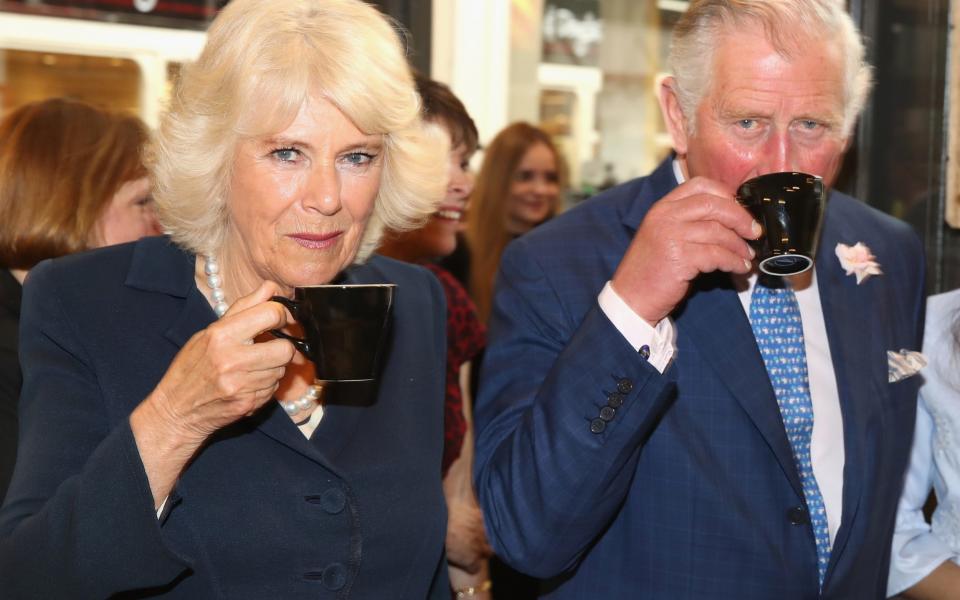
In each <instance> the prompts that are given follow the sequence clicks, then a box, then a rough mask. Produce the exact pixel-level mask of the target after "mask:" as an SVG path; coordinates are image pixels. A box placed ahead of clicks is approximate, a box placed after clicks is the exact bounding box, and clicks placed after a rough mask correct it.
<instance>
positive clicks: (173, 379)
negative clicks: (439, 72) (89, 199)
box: [0, 0, 450, 600]
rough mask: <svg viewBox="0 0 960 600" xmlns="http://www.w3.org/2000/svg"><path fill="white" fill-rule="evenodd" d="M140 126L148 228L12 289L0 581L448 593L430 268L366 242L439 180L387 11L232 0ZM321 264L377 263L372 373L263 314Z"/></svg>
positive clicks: (405, 224) (47, 266)
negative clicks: (16, 353) (160, 106)
mask: <svg viewBox="0 0 960 600" xmlns="http://www.w3.org/2000/svg"><path fill="white" fill-rule="evenodd" d="M155 138H156V139H155V143H154V145H153V151H152V152H151V153H150V154H149V155H148V156H149V163H150V166H151V171H152V175H153V181H154V194H155V198H156V202H157V210H158V214H159V217H160V221H161V223H162V224H163V226H164V230H165V231H166V232H168V233H169V236H170V237H153V238H146V239H143V240H140V241H139V242H136V243H133V244H123V245H120V246H114V247H111V248H105V249H100V250H97V251H94V252H90V253H84V254H82V255H77V256H69V257H64V258H60V259H56V260H53V261H48V262H44V263H43V264H41V265H38V266H37V267H36V268H34V269H33V271H32V272H31V274H30V277H29V279H28V281H27V283H26V286H25V288H24V301H23V310H22V314H21V330H22V332H23V335H22V336H21V341H22V346H21V351H20V354H21V358H22V361H21V362H22V367H23V391H22V395H21V402H20V407H21V411H22V415H21V420H20V421H21V426H22V429H21V431H22V436H21V440H22V442H21V444H20V447H19V455H18V457H17V466H16V470H15V473H14V477H13V480H12V482H11V485H10V489H9V492H8V495H7V499H6V503H5V504H4V506H3V507H2V509H0V581H2V582H3V583H2V588H3V596H4V598H5V599H7V598H11V599H17V598H109V597H123V598H146V597H149V598H157V597H162V598H184V599H191V600H193V599H198V598H231V599H240V600H243V599H258V600H259V599H264V598H284V599H286V598H307V597H311V598H316V597H331V598H332V597H339V598H347V597H349V598H417V599H418V600H419V599H421V598H433V599H437V600H440V599H448V598H449V596H450V588H449V577H448V574H447V569H446V568H445V567H446V561H445V553H444V536H445V532H446V523H447V519H446V506H445V502H444V496H443V488H442V483H441V478H440V466H441V458H442V450H443V395H444V375H445V357H446V339H445V318H444V316H445V315H444V312H443V306H444V299H443V290H442V289H441V287H440V285H439V283H438V282H437V280H436V278H435V277H433V275H431V274H430V272H429V271H427V270H426V269H423V268H421V267H417V266H413V265H409V264H406V263H402V262H399V261H395V260H392V259H388V258H384V257H379V256H374V257H371V254H372V253H373V251H374V250H375V249H376V248H377V247H378V246H379V243H380V236H381V234H382V232H383V230H384V229H385V228H389V229H392V230H403V229H406V228H409V227H414V226H417V225H419V224H420V223H422V222H423V220H424V219H426V218H427V217H428V216H429V215H430V214H432V213H433V212H434V211H435V210H436V206H437V204H438V203H439V201H440V200H441V198H442V197H443V195H444V189H445V187H446V186H445V177H446V168H447V167H446V163H447V152H448V148H447V147H446V145H445V143H444V142H443V139H442V138H440V137H439V136H437V135H433V134H431V132H429V131H427V130H426V129H425V127H424V126H423V123H422V121H421V118H420V103H419V100H418V97H417V94H416V90H415V88H414V84H413V78H412V75H411V73H410V69H409V67H408V65H407V60H406V55H405V53H404V50H403V47H402V44H401V41H400V37H399V36H398V33H397V31H396V29H395V27H394V25H393V23H392V22H390V21H389V20H388V19H387V18H385V17H384V16H383V15H382V14H380V13H379V12H378V11H377V10H376V9H375V8H374V7H373V6H371V5H369V4H367V3H365V2H361V1H360V0H271V1H270V2H262V1H260V0H233V1H232V2H230V3H229V4H228V5H227V6H226V7H225V8H224V9H223V10H222V11H221V12H220V13H219V15H218V16H217V17H216V19H214V21H213V23H212V24H211V27H210V29H209V31H208V33H207V42H206V46H205V48H204V49H203V51H202V52H201V54H200V56H199V58H198V59H197V60H196V61H195V62H193V63H191V64H190V65H188V66H186V67H184V70H183V73H182V75H181V78H180V80H179V82H178V89H177V91H176V93H174V94H173V99H172V104H171V107H170V109H169V112H168V114H166V115H165V116H164V117H163V119H162V121H161V125H160V128H159V130H158V131H157V133H156V136H155ZM335 278H336V279H337V280H338V281H341V282H344V283H353V284H365V285H367V284H384V283H392V284H396V285H397V292H396V294H395V296H394V302H393V306H392V317H391V322H392V329H391V335H390V336H389V341H388V342H387V343H386V345H385V347H384V349H383V355H382V358H383V360H382V361H381V369H380V372H379V375H378V377H377V380H376V385H366V384H351V383H345V384H335V383H334V384H329V385H328V386H321V385H318V384H317V383H316V382H315V371H314V368H313V365H312V364H310V363H309V362H308V361H307V359H306V358H305V357H304V356H303V355H302V354H301V353H299V352H296V351H295V350H294V346H293V344H291V342H290V341H288V340H287V339H274V338H273V337H272V336H271V335H270V333H269V332H270V331H272V330H285V333H286V334H288V335H294V336H300V335H302V332H303V328H302V327H300V326H299V325H298V324H296V323H294V322H292V317H291V315H290V314H289V313H288V312H287V310H285V309H284V308H283V306H282V305H281V304H280V303H278V302H275V301H271V298H272V297H273V296H275V295H279V296H285V297H288V298H289V297H291V296H293V293H294V288H295V287H298V286H311V285H318V284H324V283H329V282H331V281H333V280H334V279H335ZM368 392H369V393H368Z"/></svg>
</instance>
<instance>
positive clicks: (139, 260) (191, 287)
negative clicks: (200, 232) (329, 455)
mask: <svg viewBox="0 0 960 600" xmlns="http://www.w3.org/2000/svg"><path fill="white" fill-rule="evenodd" d="M194 260H195V257H194V256H193V255H191V254H188V253H186V252H184V251H182V250H180V249H179V248H177V247H176V246H174V245H173V243H172V242H170V240H169V239H168V238H165V237H164V238H146V239H144V240H141V241H140V242H138V244H137V247H136V248H135V249H134V253H133V258H132V260H131V263H130V269H129V271H128V273H127V279H126V282H125V283H126V285H127V286H129V287H133V288H137V289H141V290H145V291H150V292H156V293H161V294H167V295H169V296H173V297H175V298H182V299H183V302H182V303H181V305H180V310H179V311H176V312H174V313H173V314H172V318H171V319H170V321H169V323H170V324H169V327H168V328H167V329H166V330H164V337H165V338H166V339H167V340H169V341H170V342H171V343H172V344H173V345H174V346H175V347H176V349H177V350H178V351H179V350H180V349H181V348H183V346H184V345H185V344H186V343H187V342H188V341H189V340H190V338H191V337H193V335H194V334H195V333H197V332H198V331H200V330H202V329H204V328H206V327H207V326H209V325H210V324H211V323H213V322H214V321H215V320H216V314H215V313H214V312H213V309H212V308H211V307H210V303H209V302H207V299H206V297H204V295H203V294H202V293H201V292H200V290H198V289H197V286H196V283H195V281H194ZM328 420H330V415H328V414H325V415H324V419H323V421H321V426H322V425H323V423H324V422H326V421H328ZM334 420H336V419H334ZM252 422H253V424H255V425H256V428H257V430H258V431H260V432H261V433H263V434H264V435H266V436H268V437H270V438H272V439H273V440H275V441H277V442H279V443H281V444H283V445H285V446H287V447H289V448H290V449H292V450H294V451H296V452H298V453H300V454H303V455H304V456H306V457H307V458H310V459H311V460H314V461H317V462H321V463H322V464H324V465H325V466H327V467H328V468H330V469H331V470H333V471H335V472H336V469H335V468H334V467H333V466H332V465H333V462H332V461H331V460H326V457H325V455H324V453H322V452H320V448H319V446H318V445H313V444H311V443H310V441H309V440H307V439H306V438H305V437H304V436H303V434H302V433H301V432H300V430H299V429H297V427H296V425H294V424H293V421H291V420H290V417H288V416H287V415H286V413H285V412H284V411H283V410H282V409H281V408H280V407H279V406H278V405H277V403H276V402H270V403H268V404H267V406H265V407H264V408H263V409H262V410H261V411H260V412H258V413H257V415H255V416H254V417H252ZM345 429H346V428H345ZM349 429H350V431H352V427H350V428H349ZM318 431H319V428H318ZM337 431H338V432H339V431H340V429H339V425H338V426H337ZM324 435H326V433H325V434H324ZM314 437H315V438H316V437H318V436H314ZM338 438H339V436H338ZM338 474H340V473H338ZM340 475H342V474H340Z"/></svg>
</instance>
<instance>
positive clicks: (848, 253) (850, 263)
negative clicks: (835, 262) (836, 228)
mask: <svg viewBox="0 0 960 600" xmlns="http://www.w3.org/2000/svg"><path fill="white" fill-rule="evenodd" d="M837 258H839V259H840V266H841V267H843V270H844V271H846V272H847V275H856V276H857V285H860V284H861V283H863V282H864V281H866V280H867V279H868V278H870V277H871V276H873V275H883V271H881V270H880V263H878V262H877V257H876V256H874V255H873V253H872V252H870V248H868V247H867V246H866V245H865V244H863V242H857V243H856V244H854V245H853V246H848V245H846V244H837Z"/></svg>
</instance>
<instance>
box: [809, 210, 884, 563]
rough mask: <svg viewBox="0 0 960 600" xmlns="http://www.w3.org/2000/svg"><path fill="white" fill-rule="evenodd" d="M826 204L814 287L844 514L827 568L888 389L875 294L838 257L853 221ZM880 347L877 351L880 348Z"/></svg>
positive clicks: (852, 505)
mask: <svg viewBox="0 0 960 600" xmlns="http://www.w3.org/2000/svg"><path fill="white" fill-rule="evenodd" d="M831 206H832V205H828V208H827V215H828V218H827V219H825V223H824V229H823V235H822V237H821V243H820V248H819V250H818V252H817V261H816V263H817V285H818V287H819V291H820V304H821V307H822V310H823V318H824V322H825V324H826V328H827V339H828V341H829V346H830V357H831V359H832V361H833V369H834V374H835V377H836V380H837V390H838V392H839V396H840V410H841V413H842V414H843V444H844V467H843V514H842V517H841V524H840V529H839V531H838V532H837V537H836V540H835V541H834V546H833V553H832V556H831V567H832V565H833V564H834V563H836V561H837V560H838V557H839V556H840V555H841V553H842V552H843V549H844V547H845V545H846V543H847V541H848V540H849V537H850V531H851V527H852V524H853V521H854V519H855V517H856V514H857V511H858V509H859V507H860V500H861V494H862V490H863V484H864V481H863V477H864V473H865V471H866V469H867V467H868V465H867V458H868V454H869V450H868V448H867V434H868V428H869V423H870V421H871V419H872V418H873V416H874V414H873V410H872V408H873V407H876V406H879V405H880V403H879V402H877V401H876V400H877V399H878V398H882V397H883V396H884V395H886V393H887V389H886V388H885V387H883V386H882V383H883V382H886V372H885V370H884V369H885V365H886V363H885V360H886V359H885V356H879V357H878V356H877V353H878V351H879V352H881V353H882V352H884V351H885V350H884V349H885V346H884V343H883V340H881V339H878V331H877V328H876V323H875V321H876V319H877V318H878V315H877V312H876V306H875V305H876V298H875V297H874V295H873V294H871V293H870V290H871V288H870V286H868V285H860V286H858V285H857V282H856V277H854V276H852V275H846V273H845V272H844V271H843V269H842V268H841V266H840V261H839V260H838V259H837V257H836V254H835V249H836V245H837V243H844V244H847V245H853V244H855V243H856V242H857V241H858V239H859V238H858V235H857V233H856V231H854V229H853V226H854V223H853V222H852V221H851V220H849V219H844V218H840V217H839V216H837V215H836V209H834V210H831ZM878 349H879V350H878Z"/></svg>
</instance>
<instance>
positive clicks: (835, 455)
mask: <svg viewBox="0 0 960 600" xmlns="http://www.w3.org/2000/svg"><path fill="white" fill-rule="evenodd" d="M673 172H674V176H675V177H676V178H677V183H678V184H679V183H683V181H684V176H683V172H682V171H681V169H680V166H679V164H678V163H677V161H673ZM756 281H757V276H756V274H752V275H750V276H749V277H747V276H740V277H734V284H735V285H736V288H737V293H738V295H739V297H740V303H741V305H742V306H743V309H744V312H745V313H746V314H747V315H749V314H750V296H751V294H752V293H753V286H754V284H755V283H756ZM794 292H795V294H796V296H797V304H798V305H799V307H800V318H801V319H802V321H803V338H804V347H805V348H806V352H807V372H808V377H809V380H810V399H811V402H812V403H813V435H812V438H811V440H810V456H811V462H812V464H813V474H814V477H816V479H817V485H818V486H819V488H820V494H821V495H822V496H823V504H824V507H825V509H826V512H827V526H828V528H829V531H830V543H831V545H832V544H833V541H834V539H836V536H837V530H838V529H840V517H841V515H842V513H843V465H844V460H845V455H844V446H843V415H842V413H841V411H840V393H839V391H838V389H837V378H836V373H835V372H834V370H833V359H832V358H831V356H830V345H829V343H828V339H827V327H826V324H825V323H824V320H823V309H822V307H821V306H820V292H819V288H818V287H817V277H816V272H815V270H814V274H813V277H812V282H811V284H810V285H809V286H807V287H806V288H804V289H796V288H795V289H794ZM597 301H598V302H599V304H600V309H601V310H603V313H604V314H605V315H606V316H607V318H608V319H610V322H611V323H613V325H614V327H616V328H617V330H618V331H619V332H620V333H621V334H622V335H623V337H624V338H625V339H626V340H627V341H628V342H630V344H631V345H632V346H633V347H634V349H636V350H637V351H639V350H640V348H641V347H643V346H647V347H648V348H649V350H650V357H649V358H648V359H647V360H648V361H649V362H650V364H651V365H652V366H653V367H655V368H656V369H657V370H658V371H660V372H661V373H662V372H664V371H665V370H666V368H667V366H669V364H670V362H671V361H672V360H673V358H674V357H675V356H676V352H677V348H676V331H675V329H676V327H675V326H674V324H673V322H672V320H671V319H670V318H669V317H667V318H666V319H663V320H662V321H660V322H659V323H657V326H656V327H652V326H651V325H650V324H649V323H647V322H646V321H645V320H644V319H643V318H641V317H640V316H639V315H637V314H636V313H635V312H633V310H632V309H631V308H630V306H629V305H628V304H627V303H626V302H625V301H624V300H623V299H622V298H621V297H620V296H619V295H618V294H617V292H616V290H614V289H613V286H612V285H611V284H610V282H609V281H608V282H607V284H606V285H605V286H604V288H603V290H602V291H601V292H600V295H599V296H598V297H597ZM958 483H960V480H958Z"/></svg>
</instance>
